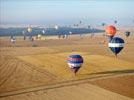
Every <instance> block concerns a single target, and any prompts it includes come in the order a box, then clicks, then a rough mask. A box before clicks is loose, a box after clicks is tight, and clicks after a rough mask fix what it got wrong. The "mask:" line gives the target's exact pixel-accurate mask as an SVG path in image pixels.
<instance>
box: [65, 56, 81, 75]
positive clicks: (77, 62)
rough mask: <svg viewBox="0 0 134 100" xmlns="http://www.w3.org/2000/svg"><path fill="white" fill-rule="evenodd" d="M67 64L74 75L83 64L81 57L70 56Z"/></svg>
mask: <svg viewBox="0 0 134 100" xmlns="http://www.w3.org/2000/svg"><path fill="white" fill-rule="evenodd" d="M67 62H68V65H69V67H70V68H71V70H72V71H73V72H74V73H75V74H76V73H77V72H78V70H79V69H80V68H81V66H82V64H83V58H82V56H81V55H70V56H69V57H68V59H67Z"/></svg>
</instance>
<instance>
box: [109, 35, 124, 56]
mask: <svg viewBox="0 0 134 100" xmlns="http://www.w3.org/2000/svg"><path fill="white" fill-rule="evenodd" d="M108 46H109V48H110V49H111V50H112V52H113V53H114V54H115V55H117V54H118V53H119V52H120V51H121V50H122V49H123V47H124V40H123V39H121V38H119V37H114V38H113V39H112V40H111V41H110V42H109V43H108Z"/></svg>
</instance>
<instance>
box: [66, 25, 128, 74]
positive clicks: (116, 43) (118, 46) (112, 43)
mask: <svg viewBox="0 0 134 100" xmlns="http://www.w3.org/2000/svg"><path fill="white" fill-rule="evenodd" d="M116 32H117V30H116V27H115V26H113V25H110V26H108V27H106V33H107V37H108V39H109V43H108V47H109V48H110V49H111V51H112V52H113V53H114V54H115V55H116V57H117V54H118V53H120V51H121V50H122V49H123V48H124V44H125V42H124V40H123V39H122V38H120V37H114V36H115V34H116ZM125 35H126V36H127V37H128V36H129V35H130V32H129V31H127V32H125ZM67 63H68V65H69V67H70V68H71V70H72V71H73V72H74V73H75V75H76V73H77V72H78V71H79V69H80V68H81V66H82V64H83V57H82V56H81V55H78V54H76V55H70V56H69V57H68V59H67Z"/></svg>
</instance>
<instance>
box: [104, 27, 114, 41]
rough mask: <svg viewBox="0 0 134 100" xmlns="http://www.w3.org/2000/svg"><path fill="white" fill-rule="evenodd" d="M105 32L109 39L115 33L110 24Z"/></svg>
mask: <svg viewBox="0 0 134 100" xmlns="http://www.w3.org/2000/svg"><path fill="white" fill-rule="evenodd" d="M105 31H106V33H107V36H108V37H109V39H110V41H111V39H112V38H113V36H114V35H115V34H116V28H115V27H114V26H112V25H110V26H107V27H106V30H105Z"/></svg>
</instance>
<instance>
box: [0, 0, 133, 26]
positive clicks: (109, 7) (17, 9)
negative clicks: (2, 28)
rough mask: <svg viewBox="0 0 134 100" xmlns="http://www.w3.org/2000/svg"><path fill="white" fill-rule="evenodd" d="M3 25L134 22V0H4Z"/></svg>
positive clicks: (1, 7) (0, 6) (1, 9)
mask: <svg viewBox="0 0 134 100" xmlns="http://www.w3.org/2000/svg"><path fill="white" fill-rule="evenodd" d="M0 20H1V24H62V25H70V24H73V23H77V22H79V20H82V22H83V23H85V24H90V25H100V24H101V23H102V22H106V23H109V24H111V23H113V21H114V20H117V21H118V24H120V25H132V24H134V22H132V21H133V20H134V0H0Z"/></svg>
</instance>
